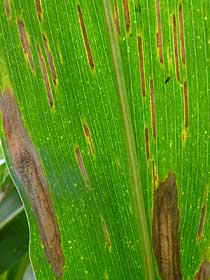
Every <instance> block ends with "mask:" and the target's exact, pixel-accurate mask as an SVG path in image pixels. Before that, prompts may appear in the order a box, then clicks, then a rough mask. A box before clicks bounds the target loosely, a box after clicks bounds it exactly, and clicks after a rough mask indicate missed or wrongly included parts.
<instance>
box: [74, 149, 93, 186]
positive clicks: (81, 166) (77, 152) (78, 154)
mask: <svg viewBox="0 0 210 280" xmlns="http://www.w3.org/2000/svg"><path fill="white" fill-rule="evenodd" d="M75 155H76V159H77V163H78V165H79V169H80V172H81V174H82V177H83V179H84V181H85V183H86V185H87V186H88V188H90V180H89V177H88V173H87V170H86V168H85V165H84V162H83V159H82V155H81V152H80V149H79V147H76V149H75Z"/></svg>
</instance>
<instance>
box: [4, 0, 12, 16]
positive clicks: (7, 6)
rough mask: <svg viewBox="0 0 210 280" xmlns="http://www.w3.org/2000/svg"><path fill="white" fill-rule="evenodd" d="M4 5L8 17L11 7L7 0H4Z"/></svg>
mask: <svg viewBox="0 0 210 280" xmlns="http://www.w3.org/2000/svg"><path fill="white" fill-rule="evenodd" d="M4 7H5V11H6V15H7V17H10V15H11V9H10V3H9V0H4Z"/></svg>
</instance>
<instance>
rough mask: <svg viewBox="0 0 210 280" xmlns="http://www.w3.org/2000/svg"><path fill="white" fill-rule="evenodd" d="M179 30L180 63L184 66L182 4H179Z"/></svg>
mask: <svg viewBox="0 0 210 280" xmlns="http://www.w3.org/2000/svg"><path fill="white" fill-rule="evenodd" d="M179 28H180V40H181V53H182V63H183V64H185V63H186V55H185V43H184V21H183V9H182V3H180V4H179Z"/></svg>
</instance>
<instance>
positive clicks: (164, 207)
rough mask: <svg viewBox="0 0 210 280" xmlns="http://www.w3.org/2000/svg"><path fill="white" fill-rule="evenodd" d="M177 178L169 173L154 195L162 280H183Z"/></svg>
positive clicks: (155, 244)
mask: <svg viewBox="0 0 210 280" xmlns="http://www.w3.org/2000/svg"><path fill="white" fill-rule="evenodd" d="M179 239H180V237H179V210H178V191H177V186H176V177H175V175H174V174H173V173H169V175H168V177H167V178H166V180H165V181H164V182H162V183H161V184H160V185H159V187H158V189H157V190H155V193H154V208H153V226H152V240H153V248H154V252H155V256H156V259H157V264H158V271H159V274H160V277H161V279H162V280H181V279H182V275H181V270H180V249H179Z"/></svg>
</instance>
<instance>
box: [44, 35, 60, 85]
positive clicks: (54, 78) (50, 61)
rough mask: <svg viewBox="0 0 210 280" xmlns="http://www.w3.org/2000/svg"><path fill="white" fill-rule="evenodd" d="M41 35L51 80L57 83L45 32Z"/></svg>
mask: <svg viewBox="0 0 210 280" xmlns="http://www.w3.org/2000/svg"><path fill="white" fill-rule="evenodd" d="M42 37H43V41H44V46H45V51H46V54H47V59H48V63H49V67H50V72H51V76H52V80H53V83H54V85H57V74H56V70H55V65H54V61H53V57H52V53H51V51H50V48H49V44H48V40H47V37H46V35H45V34H42Z"/></svg>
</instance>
